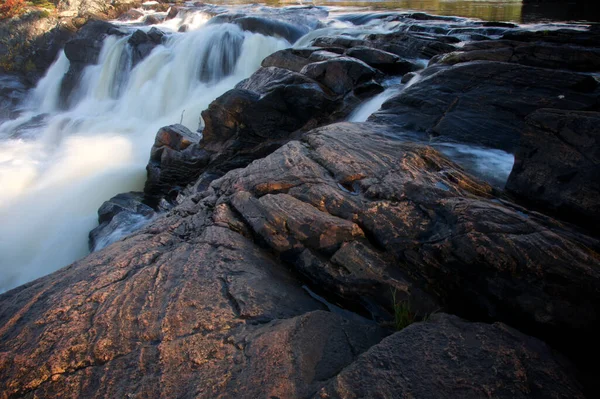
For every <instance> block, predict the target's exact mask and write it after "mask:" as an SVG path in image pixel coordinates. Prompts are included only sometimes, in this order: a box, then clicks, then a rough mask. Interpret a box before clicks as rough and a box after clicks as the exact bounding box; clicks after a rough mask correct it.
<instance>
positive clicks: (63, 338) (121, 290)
mask: <svg viewBox="0 0 600 399" xmlns="http://www.w3.org/2000/svg"><path fill="white" fill-rule="evenodd" d="M190 206H191V207H190ZM186 207H188V208H185V207H184V208H178V209H179V211H177V212H184V214H185V216H176V214H175V213H172V214H170V215H168V216H166V217H163V218H160V219H157V220H156V221H155V222H153V224H152V225H151V226H149V227H146V228H145V229H143V230H142V231H140V232H138V233H136V234H135V235H133V236H130V237H128V238H127V239H125V240H122V241H120V242H117V243H115V244H113V245H112V246H110V247H108V248H106V249H104V250H102V251H99V252H95V253H93V254H91V255H90V256H88V257H87V258H86V259H85V260H83V261H80V262H78V263H76V264H74V265H72V266H71V267H69V268H65V269H62V270H60V271H58V272H57V273H55V274H53V275H51V276H48V277H45V278H42V279H40V280H37V281H36V282H35V283H33V284H30V285H28V286H23V287H21V288H19V289H16V290H12V291H11V292H9V293H6V294H3V295H1V296H0V303H2V306H0V321H1V322H2V326H3V328H2V329H1V330H0V336H1V339H0V353H1V354H2V355H1V356H0V365H1V367H0V370H1V371H0V382H1V383H2V387H3V391H2V392H3V396H6V397H9V396H10V395H12V396H15V397H16V396H23V395H28V394H29V395H31V394H33V395H37V396H40V397H60V396H64V395H65V393H68V394H69V395H72V396H73V397H95V396H98V395H99V393H100V392H102V394H101V395H105V397H126V396H127V395H128V394H130V393H132V392H136V393H137V394H138V395H142V396H147V397H185V396H188V395H189V393H190V392H196V393H197V395H199V396H206V397H216V396H225V397H232V398H233V397H240V395H241V396H246V394H249V393H251V394H252V395H256V396H257V397H272V396H277V395H279V397H300V396H303V397H306V396H309V395H312V394H313V393H314V392H315V391H316V390H317V389H318V388H319V387H320V386H321V385H322V380H327V379H329V378H331V377H333V376H335V375H336V374H337V373H339V372H340V371H341V370H342V369H343V368H344V367H346V366H347V365H348V364H350V363H351V362H352V361H354V360H355V359H356V357H357V356H358V355H359V354H360V353H361V352H363V351H364V350H366V349H367V348H368V347H370V346H371V345H373V344H374V343H376V342H378V341H379V340H380V339H381V337H383V336H384V335H385V334H386V332H385V331H384V330H382V329H381V328H379V327H377V326H376V325H373V324H369V323H367V322H358V321H349V320H345V319H343V318H342V317H340V316H337V315H335V314H333V313H328V312H322V311H318V310H319V309H321V308H322V307H323V305H321V304H320V303H319V302H317V301H316V300H314V299H312V298H311V297H310V296H309V294H308V293H307V292H306V291H304V290H303V289H301V288H300V284H299V282H298V281H296V280H295V279H294V278H292V277H290V275H289V273H288V271H287V270H286V268H284V267H282V266H281V265H279V264H277V263H276V262H275V261H274V260H273V258H272V256H271V255H270V254H269V253H268V252H267V251H265V250H262V249H260V248H259V247H257V246H256V245H255V244H253V243H252V241H251V240H250V239H248V238H247V237H245V236H244V234H245V233H246V229H245V227H244V224H243V223H242V222H241V221H240V220H239V219H237V217H236V216H235V215H234V214H233V212H232V211H231V209H230V208H229V207H228V205H226V204H224V203H221V204H217V203H214V202H213V203H211V204H209V203H202V204H198V205H193V204H192V203H188V204H187V205H186ZM184 209H187V211H185V210H184ZM181 215H183V214H181ZM188 239H191V240H193V241H194V244H191V242H187V240H188ZM55 279H56V280H55ZM49 287H52V288H51V289H49ZM38 290H42V291H43V292H45V295H39V291H38ZM23 306H25V307H26V309H27V310H26V313H27V317H26V318H23V317H18V316H17V317H15V315H18V314H19V312H18V309H19V308H20V307H23ZM315 311H316V312H315ZM277 319H280V320H277ZM16 348H18V351H19V355H17V354H16V352H13V351H14V350H16ZM23 370H27V372H25V373H24V372H23Z"/></svg>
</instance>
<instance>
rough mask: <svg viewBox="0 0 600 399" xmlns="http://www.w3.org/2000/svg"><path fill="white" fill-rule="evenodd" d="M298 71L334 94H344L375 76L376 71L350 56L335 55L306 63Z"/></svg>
mask: <svg viewBox="0 0 600 399" xmlns="http://www.w3.org/2000/svg"><path fill="white" fill-rule="evenodd" d="M300 73H302V74H304V75H306V76H308V77H309V78H311V79H314V80H316V81H317V82H319V83H321V84H323V85H324V86H325V87H327V88H329V89H330V90H331V91H332V92H333V93H335V94H336V95H345V94H348V93H349V92H350V91H352V90H354V88H355V87H356V86H358V85H360V84H361V83H366V82H368V81H370V80H371V79H373V78H374V77H376V76H377V71H376V70H375V69H373V68H371V67H370V66H368V65H367V64H365V63H364V62H362V61H360V60H357V59H354V58H350V57H335V58H332V59H329V60H325V61H321V62H314V63H311V64H308V65H306V66H305V67H304V68H302V70H301V71H300Z"/></svg>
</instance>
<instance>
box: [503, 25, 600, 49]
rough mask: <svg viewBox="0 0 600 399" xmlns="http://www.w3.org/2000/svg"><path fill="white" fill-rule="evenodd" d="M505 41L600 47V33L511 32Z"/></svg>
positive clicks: (578, 31)
mask: <svg viewBox="0 0 600 399" xmlns="http://www.w3.org/2000/svg"><path fill="white" fill-rule="evenodd" d="M502 39H505V40H514V41H521V42H548V43H560V44H567V45H577V46H586V47H600V33H598V32H595V31H593V30H591V31H589V32H582V31H580V30H575V29H555V30H536V31H531V30H511V31H508V32H507V33H505V34H504V35H503V36H502Z"/></svg>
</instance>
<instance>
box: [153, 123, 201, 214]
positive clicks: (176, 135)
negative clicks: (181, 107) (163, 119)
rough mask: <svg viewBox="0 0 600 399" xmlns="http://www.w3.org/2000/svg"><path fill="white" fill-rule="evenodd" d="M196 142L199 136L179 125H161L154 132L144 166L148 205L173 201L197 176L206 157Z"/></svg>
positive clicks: (154, 205)
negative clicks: (152, 141) (148, 158)
mask: <svg viewBox="0 0 600 399" xmlns="http://www.w3.org/2000/svg"><path fill="white" fill-rule="evenodd" d="M199 142H200V135H198V134H197V133H192V132H191V131H189V130H188V129H187V128H186V127H185V126H183V125H178V124H177V125H170V126H165V127H163V128H161V129H160V130H159V131H158V133H157V134H156V139H155V141H154V145H153V146H152V149H151V150H150V160H149V161H148V165H147V166H146V170H147V172H148V178H147V180H146V184H145V185H144V194H145V195H146V201H147V202H148V204H150V205H152V206H153V207H156V206H157V204H158V202H159V201H160V199H161V198H166V199H167V200H173V199H174V198H176V197H177V194H178V193H179V191H181V190H182V189H183V188H185V186H187V185H188V184H190V183H192V182H193V181H194V180H195V179H196V178H197V177H198V176H199V175H200V173H201V168H202V167H203V166H204V165H206V164H207V163H208V154H207V153H206V151H204V150H202V149H201V148H200V146H199Z"/></svg>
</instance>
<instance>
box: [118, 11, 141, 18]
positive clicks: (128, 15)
mask: <svg viewBox="0 0 600 399" xmlns="http://www.w3.org/2000/svg"><path fill="white" fill-rule="evenodd" d="M143 16H144V13H143V12H141V11H140V10H136V9H132V10H127V12H124V13H123V14H121V15H120V16H119V18H118V19H119V21H135V20H136V19H139V18H141V17H143Z"/></svg>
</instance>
